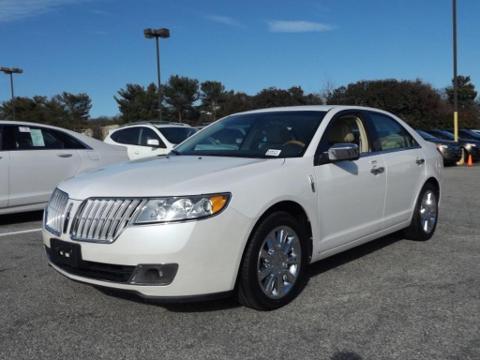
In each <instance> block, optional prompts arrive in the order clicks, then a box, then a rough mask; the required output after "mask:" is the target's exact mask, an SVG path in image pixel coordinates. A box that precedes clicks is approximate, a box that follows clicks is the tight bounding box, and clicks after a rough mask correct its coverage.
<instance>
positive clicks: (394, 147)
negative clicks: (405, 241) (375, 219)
mask: <svg viewBox="0 0 480 360" xmlns="http://www.w3.org/2000/svg"><path fill="white" fill-rule="evenodd" d="M367 114H368V119H369V120H368V125H369V129H370V132H371V133H372V134H373V135H372V137H373V150H374V152H375V153H377V154H379V155H381V158H382V161H383V162H384V163H385V169H386V176H387V195H386V199H385V227H390V226H394V225H398V224H400V223H402V222H405V221H408V220H409V219H410V217H411V215H412V209H413V206H414V204H415V201H416V196H417V194H416V191H417V190H418V189H419V188H420V186H421V185H422V182H423V181H424V178H425V159H424V156H423V152H422V148H421V147H420V145H419V144H418V143H417V141H416V140H415V139H414V138H413V136H412V135H410V133H409V132H408V131H407V129H405V128H404V127H403V125H402V124H400V123H399V122H398V121H397V120H395V119H394V118H392V117H390V116H388V115H386V114H383V113H379V112H374V111H368V112H367Z"/></svg>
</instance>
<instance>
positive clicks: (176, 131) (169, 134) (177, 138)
mask: <svg viewBox="0 0 480 360" xmlns="http://www.w3.org/2000/svg"><path fill="white" fill-rule="evenodd" d="M157 129H158V130H159V131H160V132H161V133H162V134H163V136H165V138H166V139H167V140H168V141H169V142H170V143H172V144H180V143H181V142H182V141H183V140H185V139H186V138H188V137H190V136H192V135H193V134H194V133H195V132H196V130H195V129H194V128H190V127H159V128H157Z"/></svg>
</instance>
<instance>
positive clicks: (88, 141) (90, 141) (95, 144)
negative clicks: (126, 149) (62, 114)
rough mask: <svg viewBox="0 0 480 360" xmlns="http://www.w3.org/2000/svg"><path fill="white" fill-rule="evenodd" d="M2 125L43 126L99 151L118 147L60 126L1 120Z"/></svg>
mask: <svg viewBox="0 0 480 360" xmlns="http://www.w3.org/2000/svg"><path fill="white" fill-rule="evenodd" d="M0 125H20V126H21V125H25V126H41V127H44V128H48V129H54V130H58V131H63V132H64V133H67V134H69V135H71V136H73V137H75V138H76V139H77V140H80V141H81V142H83V143H84V144H85V145H87V146H88V147H90V148H94V149H97V150H99V149H102V148H104V149H107V148H110V149H111V148H112V147H116V146H115V145H110V144H106V143H104V142H103V141H100V140H97V139H94V138H92V137H90V136H87V135H84V134H81V133H78V132H76V131H73V130H69V129H65V128H62V127H58V126H52V125H47V124H42V123H34V122H29V121H13V120H0Z"/></svg>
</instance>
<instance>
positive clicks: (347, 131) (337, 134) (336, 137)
mask: <svg viewBox="0 0 480 360" xmlns="http://www.w3.org/2000/svg"><path fill="white" fill-rule="evenodd" d="M328 140H329V142H330V143H331V144H337V143H352V142H354V141H355V135H353V133H352V129H351V128H350V127H349V126H348V125H347V124H345V123H343V122H337V123H336V124H334V126H333V127H332V128H331V129H330V131H329V133H328Z"/></svg>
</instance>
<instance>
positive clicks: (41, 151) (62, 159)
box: [0, 121, 128, 214]
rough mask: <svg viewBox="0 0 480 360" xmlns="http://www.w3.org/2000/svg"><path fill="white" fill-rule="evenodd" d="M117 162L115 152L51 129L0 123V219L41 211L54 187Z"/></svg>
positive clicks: (119, 153) (118, 151)
mask: <svg viewBox="0 0 480 360" xmlns="http://www.w3.org/2000/svg"><path fill="white" fill-rule="evenodd" d="M122 161H128V156H127V152H126V150H125V149H123V148H122V147H120V146H113V145H107V144H105V143H103V142H101V141H98V140H95V139H92V138H89V137H87V136H84V135H81V134H78V133H76V132H73V131H70V130H66V129H62V128H58V127H54V126H48V125H43V124H36V123H29V122H19V121H0V214H7V213H18V212H23V211H33V210H42V209H43V208H44V207H45V205H46V204H47V202H48V199H49V198H50V195H51V194H52V192H53V190H54V189H55V186H56V185H57V184H58V183H59V182H60V181H63V180H65V179H67V178H70V177H73V176H75V175H77V174H79V173H81V172H84V171H87V170H91V169H95V168H98V167H102V166H105V165H107V164H112V163H118V162H122Z"/></svg>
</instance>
